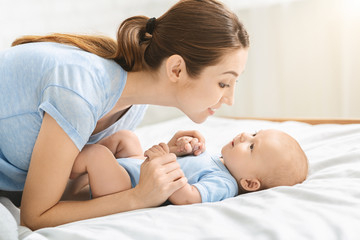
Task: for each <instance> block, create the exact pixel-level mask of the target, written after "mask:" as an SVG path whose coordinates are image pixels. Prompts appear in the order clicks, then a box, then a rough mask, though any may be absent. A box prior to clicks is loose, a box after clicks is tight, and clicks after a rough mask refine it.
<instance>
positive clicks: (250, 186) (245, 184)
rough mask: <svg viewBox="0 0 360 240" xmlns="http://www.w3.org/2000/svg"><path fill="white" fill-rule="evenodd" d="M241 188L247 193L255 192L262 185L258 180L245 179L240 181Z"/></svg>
mask: <svg viewBox="0 0 360 240" xmlns="http://www.w3.org/2000/svg"><path fill="white" fill-rule="evenodd" d="M239 184H240V187H241V188H243V189H244V190H245V191H248V192H254V191H257V190H259V189H260V187H261V183H260V181H259V179H257V178H251V179H245V178H242V179H240V181H239Z"/></svg>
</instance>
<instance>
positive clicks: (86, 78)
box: [0, 43, 146, 190]
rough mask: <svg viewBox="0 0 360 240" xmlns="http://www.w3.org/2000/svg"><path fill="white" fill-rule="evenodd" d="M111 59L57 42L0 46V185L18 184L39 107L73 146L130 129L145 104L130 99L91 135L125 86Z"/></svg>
mask: <svg viewBox="0 0 360 240" xmlns="http://www.w3.org/2000/svg"><path fill="white" fill-rule="evenodd" d="M126 79H127V72H126V71H124V70H123V69H122V68H121V67H120V66H119V65H118V64H117V63H115V62H114V61H112V60H107V59H104V58H101V57H99V56H97V55H95V54H91V53H88V52H85V51H82V50H80V49H78V48H76V47H73V46H68V45H63V44H58V43H30V44H23V45H19V46H16V47H12V48H9V49H7V50H4V51H1V52H0V189H2V190H22V189H23V186H24V183H25V178H26V174H27V170H28V167H29V163H30V158H31V154H32V149H33V147H34V144H35V141H36V138H37V135H38V133H39V130H40V126H41V123H42V118H43V115H44V112H46V113H47V114H49V115H51V116H52V117H53V118H54V119H55V120H56V121H57V123H58V124H59V125H60V127H61V128H62V129H63V130H64V131H65V132H66V133H67V134H68V136H69V137H70V138H71V139H72V141H73V142H74V144H75V145H76V146H77V148H78V149H79V150H81V149H82V148H83V146H84V145H85V144H87V143H95V142H97V141H98V140H100V139H101V138H103V137H105V136H108V135H111V134H112V133H114V132H115V131H117V130H120V129H130V130H133V129H134V128H135V127H136V126H137V125H138V124H139V122H140V121H141V119H142V118H143V115H144V112H145V110H146V105H133V106H132V107H131V108H130V109H129V110H128V111H127V112H126V114H125V115H124V116H123V117H122V118H121V119H120V120H118V121H117V122H116V123H115V124H113V125H112V126H110V127H109V128H107V129H105V130H104V131H102V132H99V133H97V134H95V135H93V136H91V135H92V132H93V131H94V129H95V127H96V123H97V121H98V120H99V119H100V118H101V117H103V116H104V115H105V114H106V113H107V112H109V111H110V110H111V109H112V108H113V107H114V105H115V103H116V102H117V100H118V99H119V98H120V96H121V93H122V91H123V89H124V87H125V83H126Z"/></svg>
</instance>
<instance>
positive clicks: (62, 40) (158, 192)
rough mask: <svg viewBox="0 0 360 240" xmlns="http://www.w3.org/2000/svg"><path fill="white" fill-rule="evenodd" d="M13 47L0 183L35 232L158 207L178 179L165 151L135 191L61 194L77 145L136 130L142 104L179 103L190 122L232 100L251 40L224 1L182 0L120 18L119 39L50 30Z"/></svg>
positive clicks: (3, 65) (5, 73)
mask: <svg viewBox="0 0 360 240" xmlns="http://www.w3.org/2000/svg"><path fill="white" fill-rule="evenodd" d="M13 46H14V47H12V48H10V49H8V50H5V51H3V52H1V53H0V76H1V78H0V84H1V88H0V101H1V102H2V104H1V106H0V189H1V190H5V191H21V190H23V196H22V202H21V224H23V225H25V226H28V227H29V228H31V229H33V230H34V229H38V228H42V227H47V226H56V225H60V224H64V223H68V222H72V221H77V220H81V219H87V218H92V217H98V216H104V215H107V214H113V213H118V212H123V211H129V210H133V209H139V208H144V207H152V206H158V205H159V204H161V203H163V202H164V201H165V200H166V199H167V198H168V197H169V196H170V195H171V194H172V193H173V192H175V191H176V190H178V189H179V188H181V187H182V186H184V185H185V183H186V179H185V178H184V176H183V173H182V171H181V170H180V168H179V165H178V164H177V163H176V160H175V157H174V156H173V155H166V156H164V157H160V158H156V159H154V160H152V161H145V163H144V164H143V165H142V168H141V175H140V182H139V184H138V186H137V187H136V188H133V189H130V190H128V191H124V192H120V193H115V194H110V195H107V196H103V197H100V198H96V199H92V200H87V201H61V197H62V195H63V193H64V189H65V187H66V184H67V180H68V178H69V174H70V172H71V169H72V166H73V163H74V160H75V158H76V156H77V155H78V154H79V152H80V151H81V149H82V148H83V147H84V145H85V144H89V143H95V142H97V141H99V140H100V139H102V138H103V137H105V136H108V135H110V134H112V133H113V132H115V131H117V130H119V129H134V128H135V127H136V125H137V124H138V123H139V122H140V120H141V118H142V116H143V114H144V111H145V108H146V107H145V105H144V104H155V105H163V106H173V107H176V108H178V109H180V110H181V111H183V112H184V114H186V115H187V116H188V117H189V118H190V119H192V120H193V121H194V122H197V123H201V122H203V121H205V120H206V118H207V117H208V116H210V115H212V114H214V112H215V111H216V109H218V108H219V107H220V106H221V105H222V104H228V105H232V103H233V97H234V96H233V95H234V85H235V80H236V78H237V77H238V76H239V75H240V74H241V73H242V71H243V70H244V67H245V63H246V59H247V49H248V46H249V40H248V35H247V33H246V30H245V29H244V28H243V26H242V24H241V23H240V22H239V21H238V19H237V17H236V16H235V14H233V13H231V12H230V11H229V10H227V9H226V8H225V7H224V6H223V5H222V4H221V3H219V2H216V1H214V0H202V1H199V0H183V1H180V2H178V3H177V4H175V5H174V6H173V7H172V8H171V9H169V10H168V11H167V12H166V13H165V14H163V15H162V16H161V17H159V18H158V19H155V18H150V19H149V18H147V17H144V16H136V17H132V18H129V19H126V20H125V21H124V22H123V23H122V24H121V26H120V28H119V31H118V36H117V42H115V41H113V40H112V39H109V38H106V37H99V36H80V35H64V34H54V35H49V36H41V37H39V36H27V37H22V38H20V39H17V40H16V41H15V42H14V43H13ZM185 134H187V135H189V134H190V135H192V136H194V137H197V138H200V140H201V141H204V140H203V138H202V137H201V136H199V134H198V133H196V132H191V133H188V132H186V133H185ZM178 137H179V136H178ZM99 161H101V160H100V159H99ZM25 179H26V181H25Z"/></svg>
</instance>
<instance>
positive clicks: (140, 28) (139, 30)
mask: <svg viewBox="0 0 360 240" xmlns="http://www.w3.org/2000/svg"><path fill="white" fill-rule="evenodd" d="M148 20H149V18H148V17H145V16H135V17H131V18H128V19H126V20H125V21H124V22H122V24H121V25H120V28H119V31H118V35H117V46H118V47H117V51H116V56H115V58H114V60H115V61H116V62H117V63H119V64H120V65H121V67H122V68H124V69H125V70H126V71H139V70H142V69H143V68H144V67H145V66H146V64H145V63H144V53H145V50H146V47H147V46H148V45H149V44H150V41H151V39H152V34H150V33H148V32H146V24H147V22H148Z"/></svg>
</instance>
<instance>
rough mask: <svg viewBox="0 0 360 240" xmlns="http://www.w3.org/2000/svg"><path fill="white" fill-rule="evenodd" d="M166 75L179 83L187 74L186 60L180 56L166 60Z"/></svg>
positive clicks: (172, 56) (173, 56)
mask: <svg viewBox="0 0 360 240" xmlns="http://www.w3.org/2000/svg"><path fill="white" fill-rule="evenodd" d="M166 73H167V76H168V78H169V79H170V81H172V82H177V81H179V80H180V79H181V77H183V75H184V74H185V73H186V65H185V61H184V59H183V58H182V57H181V56H180V55H177V54H175V55H171V56H170V57H169V58H168V59H167V60H166Z"/></svg>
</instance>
